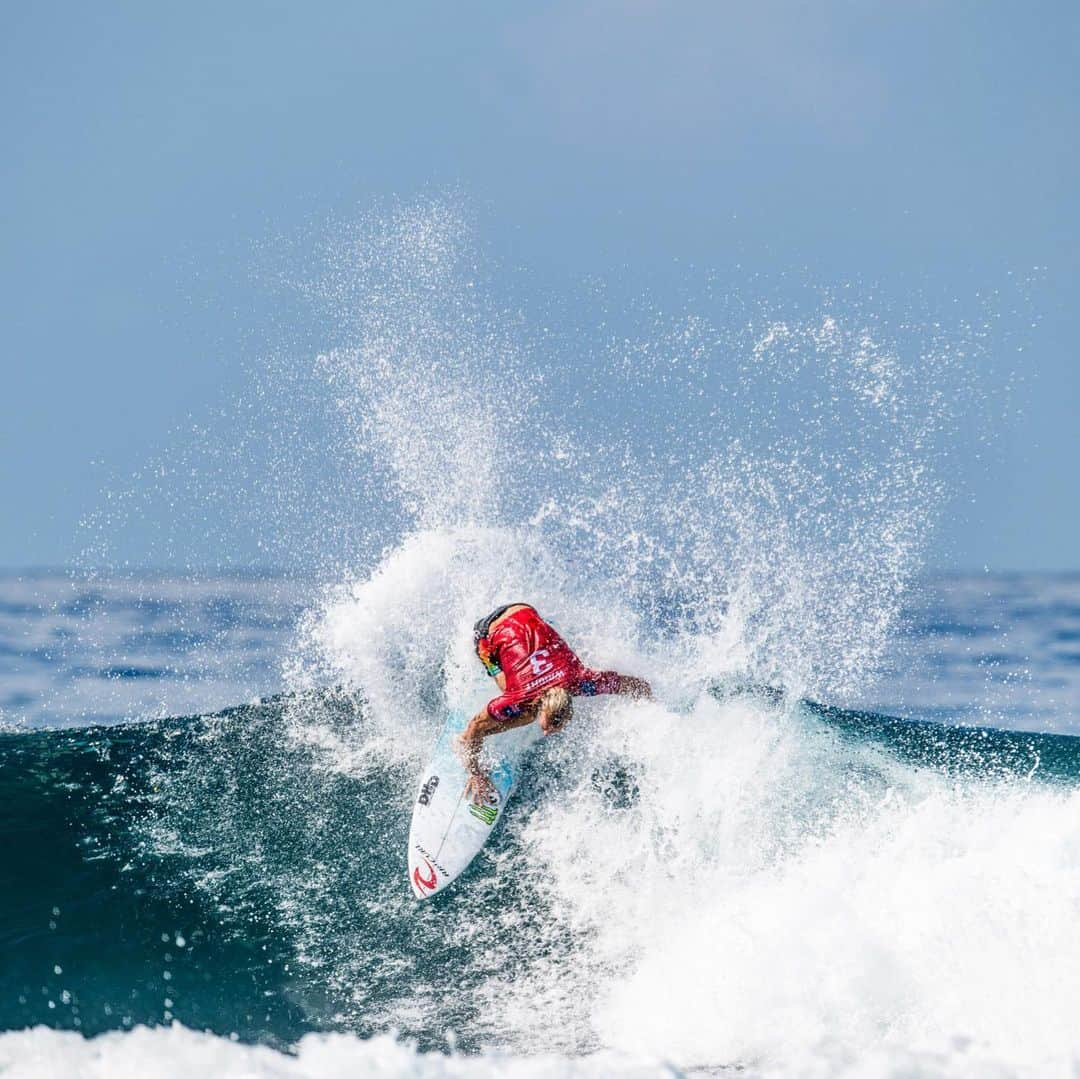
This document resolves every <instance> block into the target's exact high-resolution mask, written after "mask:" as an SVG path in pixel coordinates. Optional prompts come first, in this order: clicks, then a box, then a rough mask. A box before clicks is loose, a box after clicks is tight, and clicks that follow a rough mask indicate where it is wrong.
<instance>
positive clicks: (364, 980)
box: [0, 573, 1080, 1075]
mask: <svg viewBox="0 0 1080 1079" xmlns="http://www.w3.org/2000/svg"><path fill="white" fill-rule="evenodd" d="M315 592H316V594H317V590H315ZM311 600H312V594H311V593H310V592H308V591H307V590H306V589H305V587H304V586H303V585H302V584H301V583H299V582H297V581H295V580H286V579H284V578H282V577H275V576H272V575H263V576H260V577H258V578H242V579H235V578H234V579H230V578H225V577H218V578H214V579H210V580H192V579H182V578H176V577H168V576H162V575H145V576H135V577H131V576H128V577H126V578H124V579H109V578H101V577H96V578H95V579H93V580H87V579H79V578H78V577H72V576H69V575H65V574H57V573H28V574H8V575H6V576H5V577H4V578H3V579H2V581H0V612H2V621H0V655H2V657H3V661H2V666H0V707H2V710H3V711H2V716H3V724H4V727H3V733H2V734H0V777H2V780H0V804H2V805H3V807H4V813H3V832H4V851H5V855H4V860H5V863H6V868H5V874H4V875H5V878H6V884H5V887H4V889H3V893H2V898H0V904H2V909H3V917H2V919H0V925H2V926H3V929H2V931H0V932H2V938H3V955H4V963H3V965H2V968H0V1028H2V1029H3V1030H5V1031H11V1032H19V1033H8V1034H5V1035H3V1036H0V1063H3V1064H4V1066H5V1067H6V1068H7V1069H9V1072H8V1073H9V1074H24V1073H25V1074H29V1073H30V1071H31V1070H32V1069H31V1067H30V1063H29V1062H30V1061H34V1062H35V1063H34V1065H33V1067H34V1068H37V1067H38V1066H39V1063H40V1064H41V1066H43V1067H44V1068H45V1070H44V1071H36V1072H35V1074H49V1071H48V1069H49V1068H51V1069H53V1073H55V1074H73V1073H78V1072H79V1069H80V1068H82V1069H88V1068H89V1067H90V1065H89V1060H90V1059H91V1055H92V1056H93V1059H95V1060H99V1061H100V1062H102V1066H104V1067H105V1068H106V1069H107V1070H108V1071H109V1072H110V1073H111V1074H124V1073H127V1072H130V1073H132V1074H134V1073H137V1072H138V1071H139V1070H140V1068H141V1067H150V1070H151V1071H154V1072H156V1073H157V1074H174V1073H175V1074H191V1073H192V1072H194V1071H196V1070H197V1069H202V1070H204V1071H205V1070H207V1069H210V1071H211V1072H213V1073H215V1074H217V1073H220V1074H235V1073H236V1072H238V1071H239V1070H241V1069H250V1070H251V1071H253V1072H254V1073H256V1074H271V1075H278V1074H281V1075H294V1074H296V1075H301V1074H326V1073H327V1071H328V1070H329V1071H333V1072H335V1073H336V1072H337V1071H340V1072H341V1073H345V1072H348V1073H349V1074H355V1073H356V1071H358V1070H359V1071H361V1072H362V1071H363V1069H373V1070H375V1071H378V1072H379V1073H397V1074H417V1075H428V1074H431V1075H443V1074H473V1073H476V1074H486V1073H487V1072H489V1071H490V1072H492V1073H495V1072H500V1073H502V1072H509V1073H510V1074H530V1075H532V1074H544V1073H548V1072H549V1071H550V1072H557V1073H560V1074H610V1073H612V1072H616V1073H626V1074H642V1075H652V1074H678V1073H680V1072H681V1071H686V1072H687V1073H694V1072H696V1071H697V1070H704V1071H705V1072H707V1073H712V1072H718V1073H720V1074H725V1073H727V1071H728V1070H731V1071H732V1072H733V1073H734V1072H736V1071H737V1072H738V1074H746V1073H749V1074H757V1073H758V1072H761V1073H765V1074H771V1073H773V1072H774V1071H777V1072H781V1073H783V1072H786V1071H793V1072H799V1073H801V1074H814V1073H818V1074H836V1073H839V1074H847V1073H849V1072H850V1073H851V1074H856V1073H859V1074H866V1073H867V1070H870V1071H875V1070H876V1071H877V1072H879V1073H892V1072H894V1071H904V1072H905V1074H919V1073H923V1072H925V1073H927V1074H940V1073H948V1074H976V1073H981V1074H987V1072H986V1071H983V1070H982V1069H984V1068H986V1069H997V1071H996V1073H1000V1074H1011V1073H1013V1072H1016V1073H1022V1072H1026V1073H1028V1074H1030V1073H1031V1069H1035V1070H1038V1071H1041V1072H1043V1073H1045V1074H1054V1073H1060V1074H1066V1073H1067V1071H1068V1069H1069V1067H1071V1062H1073V1061H1075V1060H1076V1059H1077V1052H1078V1043H1077V1040H1076V1038H1077V1034H1076V1025H1075V1023H1074V1022H1073V1017H1074V1015H1075V1007H1076V1004H1077V1003H1078V1002H1080V981H1078V974H1077V972H1078V971H1080V954H1078V949H1080V940H1078V938H1077V934H1076V931H1075V927H1076V914H1077V896H1078V891H1077V885H1078V876H1077V874H1078V868H1077V860H1076V853H1077V849H1078V846H1077V845H1078V843H1080V815H1078V810H1080V794H1078V790H1080V737H1077V735H1078V734H1080V720H1078V716H1080V711H1078V709H1077V707H1076V705H1077V701H1078V694H1080V676H1078V672H1080V578H1078V577H1077V576H1075V575H1037V574H1028V575H989V574H974V575H962V576H941V575H939V576H934V577H930V578H927V579H925V580H924V581H922V582H921V584H920V586H919V587H918V588H917V589H915V590H914V592H913V595H912V597H911V600H910V602H909V604H908V605H907V606H905V608H904V612H903V615H902V617H901V625H902V626H903V631H902V633H899V634H898V638H897V644H896V647H895V655H893V656H890V657H889V660H888V661H887V662H885V663H884V664H883V671H882V673H881V675H880V676H879V678H877V679H876V680H875V681H874V682H873V684H872V686H871V687H869V688H868V689H867V690H866V693H865V695H864V696H863V697H862V698H860V699H858V700H853V701H848V702H845V705H844V707H837V706H834V705H830V704H828V702H825V703H824V704H823V702H810V701H807V700H792V699H784V698H783V697H781V696H779V695H776V694H773V693H770V692H768V691H767V690H765V689H763V688H761V687H755V686H750V685H740V684H737V683H732V682H730V681H729V680H725V679H723V678H720V679H717V680H716V681H715V682H714V683H712V684H710V685H708V686H707V687H705V688H704V689H702V690H701V691H700V692H698V693H697V695H696V696H692V697H691V698H690V699H685V700H683V701H681V702H679V704H678V705H677V706H675V707H672V708H670V709H668V708H665V707H661V706H659V705H631V704H627V703H622V702H612V701H594V702H588V703H586V704H584V705H582V706H581V708H580V709H579V717H578V722H577V724H576V728H577V729H576V730H574V731H573V732H572V733H570V734H568V735H567V737H566V739H565V740H564V742H563V744H562V745H558V746H557V745H556V740H552V741H551V742H550V743H548V744H545V745H544V746H542V747H541V749H540V750H539V751H538V752H537V754H536V757H535V759H534V760H533V761H532V762H531V766H530V769H529V772H528V774H527V777H526V779H525V781H524V783H523V785H522V788H521V790H520V791H519V793H518V794H517V795H516V796H515V804H514V807H513V812H512V813H511V814H510V815H509V819H508V820H507V823H506V826H505V827H504V828H503V829H502V830H501V832H500V833H499V834H497V835H496V836H494V837H493V839H492V841H491V843H490V844H489V846H488V848H487V849H486V850H485V852H484V853H483V855H482V856H481V857H480V858H479V859H478V860H477V862H476V864H475V865H474V866H473V868H472V869H471V870H470V872H469V874H468V876H467V878H466V879H465V880H463V881H462V882H461V884H460V885H458V886H456V887H455V888H453V889H452V890H451V891H450V892H449V893H448V894H447V895H445V896H440V897H438V898H437V899H436V900H433V901H431V902H429V903H426V904H418V903H417V902H416V901H414V900H413V899H412V897H411V895H410V891H409V887H408V882H407V879H406V872H405V865H406V850H405V846H406V845H405V840H406V836H407V832H408V825H409V815H410V809H411V804H412V800H413V798H414V796H415V790H414V787H415V786H416V783H417V778H418V775H419V769H420V768H421V767H422V762H423V754H424V750H425V747H426V746H429V744H430V742H431V740H432V739H433V738H434V736H435V733H436V731H437V727H438V725H439V722H440V716H441V711H442V709H441V707H440V703H439V690H438V688H437V687H434V686H431V685H428V686H423V685H417V686H415V687H414V691H413V692H412V693H411V694H410V695H408V696H405V697H403V698H402V699H401V710H400V713H399V714H398V715H393V716H390V717H388V716H386V715H382V716H379V717H377V718H376V717H374V716H373V715H372V714H371V711H370V709H371V705H370V704H369V703H368V701H367V700H365V697H364V695H363V693H362V692H359V691H357V690H356V689H355V687H350V686H348V685H346V684H339V685H327V686H324V687H322V688H318V689H313V688H309V689H304V690H299V691H290V690H289V689H288V685H289V677H288V675H287V673H286V671H287V667H288V662H287V661H288V659H289V657H290V655H291V654H292V653H291V650H292V649H295V648H298V647H303V646H301V645H298V640H299V636H300V634H301V632H302V626H303V623H304V618H305V614H306V613H307V612H308V611H309V608H308V606H307V605H306V604H308V603H310V602H311ZM324 602H325V598H324ZM475 613H476V612H475V611H473V610H469V611H466V612H462V618H463V619H464V620H465V621H468V619H469V618H471V616H472V615H473V614H475ZM352 614H353V617H357V616H358V611H353V612H352ZM323 617H325V618H328V619H331V620H332V618H333V617H334V615H331V614H330V613H329V612H327V613H325V614H324V616H323ZM336 617H338V618H341V617H343V611H342V610H340V609H339V610H337V612H336ZM459 621H461V619H459ZM461 629H462V627H461V626H460V625H459V626H456V627H454V628H453V630H452V631H451V629H450V627H447V630H446V635H447V637H451V636H455V635H456V636H459V637H460V635H461ZM452 643H453V642H451V644H452ZM456 643H457V646H458V651H459V652H460V650H461V642H460V641H458V642H456ZM409 644H410V642H409V641H407V640H406V641H398V642H395V644H394V647H405V648H408V647H409ZM466 647H467V642H466ZM465 673H466V672H462V676H463V677H464V676H465ZM649 673H650V674H653V675H654V676H655V673H656V672H655V671H654V670H652V669H650V670H649ZM665 681H670V682H672V683H675V684H676V686H677V684H678V682H679V672H678V671H677V670H672V671H669V672H667V674H666V676H665V675H661V677H660V679H659V682H660V683H661V684H663V683H664V682H665ZM268 690H269V691H271V692H266V691H268ZM481 690H482V684H481ZM672 696H674V697H677V696H678V689H677V688H676V689H675V690H673V691H672ZM65 1031H66V1032H71V1033H70V1034H69V1035H67V1036H64V1035H62V1034H61V1033H59V1032H65ZM102 1035H105V1037H104V1038H102V1037H100V1036H102ZM84 1037H93V1038H94V1040H93V1041H91V1042H84V1041H83V1040H82V1039H83V1038H84ZM73 1039H74V1040H73ZM91 1047H93V1048H91ZM451 1050H452V1051H453V1053H454V1054H455V1055H454V1056H445V1055H443V1054H446V1053H448V1052H451ZM281 1054H285V1055H284V1056H282V1055H281ZM166 1060H167V1061H168V1064H167V1065H166V1064H165V1061H166ZM147 1061H152V1062H153V1064H152V1065H148V1064H147ZM42 1062H43V1063H42ZM140 1062H141V1063H140ZM455 1062H456V1063H455ZM170 1068H171V1069H173V1071H171V1072H170V1071H169V1069H170ZM229 1069H232V1070H231V1071H230V1070H229Z"/></svg>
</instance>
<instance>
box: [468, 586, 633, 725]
mask: <svg viewBox="0 0 1080 1079" xmlns="http://www.w3.org/2000/svg"><path fill="white" fill-rule="evenodd" d="M499 613H501V612H496V615H495V617H497V616H498V615H499ZM492 621H494V617H492V616H489V617H488V618H487V619H486V620H482V622H481V623H478V632H479V629H480V626H481V625H483V624H484V622H486V623H487V624H490V623H491V622H492ZM485 631H486V627H485ZM477 654H478V655H479V656H480V659H481V661H482V662H483V663H484V665H485V666H486V667H487V669H488V673H489V674H492V675H494V674H497V673H499V671H500V670H501V671H502V673H503V674H504V675H505V676H506V689H505V690H503V692H502V693H501V694H500V695H499V696H498V697H496V698H495V699H494V700H492V701H489V702H488V706H487V711H488V715H490V716H491V718H492V719H497V720H508V719H516V718H517V717H518V716H520V715H521V711H522V706H523V705H526V704H529V703H531V702H533V701H535V700H538V699H539V698H540V696H541V695H542V694H543V693H544V692H545V691H546V690H549V689H553V688H556V687H559V688H561V689H565V690H566V691H567V692H568V693H570V694H571V695H572V696H575V697H580V696H584V697H594V696H596V695H597V694H601V693H618V692H619V687H620V685H621V682H622V679H621V677H620V675H619V673H618V672H617V671H596V670H593V669H592V668H591V667H586V666H585V664H583V663H582V662H581V660H580V659H578V657H577V655H576V654H575V653H574V651H573V649H571V648H570V646H569V645H568V644H567V643H566V641H564V640H563V639H562V637H560V636H559V634H558V633H557V632H556V631H555V630H554V629H552V627H551V626H549V625H548V624H547V622H545V621H544V620H543V619H542V618H541V617H540V615H539V614H537V613H536V610H535V608H533V607H523V608H522V609H521V610H520V611H515V612H514V613H513V614H511V615H509V616H508V617H506V618H504V619H503V620H502V622H500V623H499V625H498V626H496V628H495V631H494V633H491V634H490V635H486V632H485V635H484V636H482V637H478V639H477Z"/></svg>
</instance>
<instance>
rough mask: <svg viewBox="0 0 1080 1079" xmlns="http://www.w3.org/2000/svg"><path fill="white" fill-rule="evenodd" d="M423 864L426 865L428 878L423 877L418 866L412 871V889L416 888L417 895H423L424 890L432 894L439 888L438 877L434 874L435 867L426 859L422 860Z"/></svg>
mask: <svg viewBox="0 0 1080 1079" xmlns="http://www.w3.org/2000/svg"><path fill="white" fill-rule="evenodd" d="M424 862H425V863H426V864H427V867H428V872H429V873H430V874H431V875H430V876H428V877H425V876H423V874H422V873H421V869H420V866H417V867H416V868H415V869H414V870H413V875H412V879H413V887H415V888H416V894H417V895H423V894H424V891H425V890H427V891H429V892H433V891H435V889H436V888H438V886H439V877H438V874H437V873H436V872H435V867H434V866H433V865H432V864H431V863H430V862H429V861H428V860H427V859H426V858H425V859H424Z"/></svg>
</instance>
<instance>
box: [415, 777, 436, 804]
mask: <svg viewBox="0 0 1080 1079" xmlns="http://www.w3.org/2000/svg"><path fill="white" fill-rule="evenodd" d="M438 785H439V777H438V776H431V777H430V778H429V779H428V781H427V782H426V783H425V784H424V785H423V786H422V787H421V788H420V797H419V798H417V799H416V801H417V803H418V804H419V805H422V806H426V805H427V804H428V802H430V801H431V796H432V795H433V794H434V793H435V788H436V787H438Z"/></svg>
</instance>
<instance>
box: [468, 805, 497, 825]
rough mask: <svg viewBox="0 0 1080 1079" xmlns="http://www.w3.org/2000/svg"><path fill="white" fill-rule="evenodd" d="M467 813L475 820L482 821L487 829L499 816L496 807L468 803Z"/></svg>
mask: <svg viewBox="0 0 1080 1079" xmlns="http://www.w3.org/2000/svg"><path fill="white" fill-rule="evenodd" d="M469 812H470V813H471V814H472V815H473V816H474V817H475V818H476V819H477V820H482V821H483V822H484V823H485V824H486V825H487V826H488V827H489V828H490V827H491V826H492V825H493V824H494V823H495V818H496V817H497V816H498V815H499V810H498V808H497V807H496V806H478V805H477V804H476V803H475V802H470V803H469Z"/></svg>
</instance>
